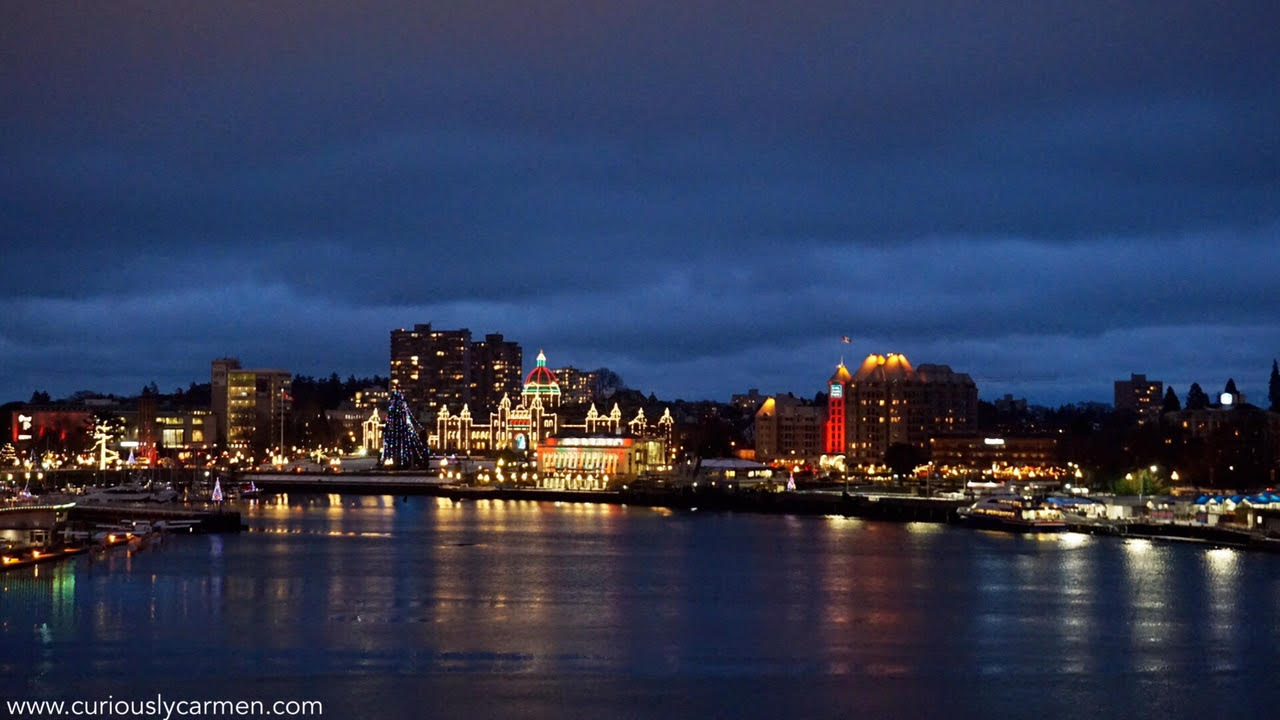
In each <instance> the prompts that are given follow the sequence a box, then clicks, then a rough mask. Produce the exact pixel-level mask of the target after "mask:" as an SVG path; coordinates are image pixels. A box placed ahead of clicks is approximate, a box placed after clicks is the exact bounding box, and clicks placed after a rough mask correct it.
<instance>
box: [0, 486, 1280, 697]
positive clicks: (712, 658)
mask: <svg viewBox="0 0 1280 720" xmlns="http://www.w3.org/2000/svg"><path fill="white" fill-rule="evenodd" d="M243 511H244V513H245V514H244V517H245V522H246V523H247V524H248V526H249V529H248V530H247V531H246V532H242V533H239V534H229V535H207V536H171V537H166V538H157V539H153V540H151V541H150V542H148V543H147V544H145V545H142V546H138V547H135V548H132V549H130V550H123V549H118V550H114V551H110V552H107V553H104V554H101V555H99V556H97V557H79V558H76V559H74V560H70V561H67V562H64V563H61V564H59V565H53V566H44V567H36V568H26V569H23V570H21V571H15V572H10V573H6V574H4V575H0V588H2V590H0V695H2V696H3V697H4V698H5V699H12V698H26V699H36V698H65V699H96V698H106V697H108V696H111V697H113V698H147V697H155V696H156V695H157V693H160V694H163V695H164V696H165V697H168V698H196V699H232V700H238V699H256V698H264V699H275V698H285V699H318V700H320V701H321V702H323V704H324V708H325V713H324V714H325V716H329V717H373V718H377V717H388V718H391V717H430V716H441V717H454V716H459V715H474V716H477V717H490V716H501V717H530V718H544V717H545V718H553V717H554V718H558V717H566V716H575V717H664V718H672V717H676V718H678V717H769V718H777V717H784V716H789V717H847V716H850V715H855V714H856V715H870V716H872V717H875V716H882V715H893V716H898V715H903V714H906V713H912V714H920V715H927V716H933V715H937V714H942V713H946V714H948V715H950V716H953V717H961V718H979V717H988V716H992V715H997V716H1005V717H1037V718H1044V717H1050V718H1052V717H1075V716H1081V715H1094V714H1098V713H1103V714H1104V715H1106V716H1113V715H1120V714H1126V715H1130V716H1135V717H1150V716H1163V717H1216V716H1219V715H1220V714H1222V713H1223V712H1225V711H1227V710H1229V711H1230V713H1231V714H1232V715H1239V716H1241V717H1267V716H1269V715H1270V714H1271V713H1272V710H1273V709H1274V708H1275V707H1277V706H1280V681H1278V680H1277V678H1278V677H1280V556H1277V555H1272V554H1263V553H1257V554H1254V553H1247V552H1241V551H1236V550H1230V549H1215V548H1211V547H1208V546H1204V545H1196V544H1189V543H1152V542H1149V541H1144V540H1124V539H1118V538H1107V537H1091V536H1084V535H1077V534H1074V533H1066V534H1059V535H1044V536H1035V535H1028V536H1015V535H1008V534H1003V533H998V532H986V531H976V530H970V529H966V528H960V527H954V526H946V525H936V524H924V523H911V524H899V523H887V522H873V521H863V520H856V519H847V518H838V517H826V518H824V517H793V516H785V515H780V516H779V515H755V514H745V513H707V512H696V511H695V512H687V511H685V512H672V511H670V510H665V509H651V508H635V507H620V506H611V505H595V504H568V503H552V502H528V501H489V500H479V501H468V502H456V501H453V500H449V499H444V498H421V497H418V498H407V499H406V498H400V497H391V496H366V497H356V496H337V495H330V496H325V495H306V496H303V495H296V496H276V497H268V498H265V499H264V500H263V501H261V502H259V503H256V504H252V505H246V506H244V507H243Z"/></svg>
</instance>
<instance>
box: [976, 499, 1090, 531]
mask: <svg viewBox="0 0 1280 720" xmlns="http://www.w3.org/2000/svg"><path fill="white" fill-rule="evenodd" d="M956 513H957V514H959V516H960V518H961V519H962V520H964V521H965V522H966V523H968V524H970V525H973V526H974V527H982V528H988V529H990V530H1005V531H1008V532H1062V531H1063V530H1066V529H1067V522H1066V519H1065V518H1064V517H1063V515H1062V512H1061V511H1060V510H1058V509H1057V508H1055V507H1052V506H1050V505H1048V504H1046V503H1044V502H1040V501H1038V500H1033V499H1030V498H1024V497H1022V496H1020V495H990V496H987V497H984V498H982V499H981V500H979V501H978V502H976V503H974V504H973V505H970V506H969V507H967V508H960V509H959V510H957V511H956Z"/></svg>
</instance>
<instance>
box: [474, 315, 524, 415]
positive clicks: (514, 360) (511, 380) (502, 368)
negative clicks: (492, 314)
mask: <svg viewBox="0 0 1280 720" xmlns="http://www.w3.org/2000/svg"><path fill="white" fill-rule="evenodd" d="M523 375H524V354H523V353H522V352H521V350H520V344H519V343H516V342H512V341H510V340H504V339H503V338H502V335H501V334H500V333H489V334H488V335H485V336H484V340H480V341H478V342H474V343H472V344H471V403H472V405H474V406H475V407H476V408H477V409H478V410H490V409H492V408H496V407H498V403H500V402H502V398H503V397H504V396H505V397H510V398H512V399H515V398H516V397H519V395H520V388H521V379H522V376H523Z"/></svg>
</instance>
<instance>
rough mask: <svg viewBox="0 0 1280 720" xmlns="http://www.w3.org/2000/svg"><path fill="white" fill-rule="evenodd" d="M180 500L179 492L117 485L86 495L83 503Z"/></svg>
mask: <svg viewBox="0 0 1280 720" xmlns="http://www.w3.org/2000/svg"><path fill="white" fill-rule="evenodd" d="M177 499H178V491H177V490H174V489H173V488H166V487H144V486H142V485H133V484H130V485H117V486H115V487H109V488H99V489H97V490H93V491H90V492H87V493H85V495H84V498H83V501H84V502H86V503H94V502H132V503H137V502H156V503H164V502H174V501H175V500H177Z"/></svg>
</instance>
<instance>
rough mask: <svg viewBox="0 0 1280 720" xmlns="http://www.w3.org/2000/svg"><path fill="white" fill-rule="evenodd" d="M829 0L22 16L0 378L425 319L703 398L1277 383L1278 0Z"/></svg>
mask: <svg viewBox="0 0 1280 720" xmlns="http://www.w3.org/2000/svg"><path fill="white" fill-rule="evenodd" d="M802 5H803V7H799V8H787V7H783V6H780V5H778V4H777V3H763V2H761V3H713V2H681V3H669V4H661V3H660V4H654V3H638V2H637V3H619V2H614V3H570V2H548V3H537V4H531V5H530V6H529V7H519V6H513V5H512V4H511V3H497V2H493V3H483V2H472V3H440V4H431V5H430V6H429V7H421V4H420V3H395V2H371V3H336V2H333V3H328V2H319V3H299V4H291V3H273V4H269V5H266V6H261V7H251V6H248V5H246V4H243V3H229V4H226V5H218V4H212V3H133V4H131V3H110V4H103V3H56V4H33V3H16V4H10V5H6V6H5V7H3V8H0V49H2V50H3V58H4V60H3V62H2V63H0V102H3V104H4V107H5V108H6V112H5V113H4V114H3V115H2V116H0V149H2V150H3V158H4V169H3V171H0V238H2V239H3V258H2V259H3V264H2V266H0V311H2V312H3V314H2V315H0V362H2V363H3V368H4V377H3V378H0V390H3V392H4V396H5V397H9V396H13V397H18V396H25V395H26V394H27V393H29V392H30V390H31V389H33V388H34V387H36V386H40V387H48V388H49V389H51V390H55V392H58V391H67V390H71V389H75V388H76V387H80V386H85V385H93V386H99V387H102V388H104V389H118V390H132V389H134V387H135V386H136V385H138V384H140V381H146V380H149V379H158V380H161V381H162V384H171V383H184V384H185V382H186V381H188V380H189V379H192V378H198V377H201V376H203V374H204V372H205V371H204V368H205V367H206V366H207V361H208V359H209V358H210V357H212V356H214V355H221V354H225V353H232V354H238V355H241V356H242V357H244V359H245V360H246V361H248V362H250V363H252V364H255V365H280V366H286V367H289V368H292V369H295V370H298V371H301V372H328V371H329V370H339V371H341V372H348V371H351V372H374V371H380V372H385V363H386V359H385V357H386V333H387V331H388V330H389V329H390V328H392V327H398V326H404V325H409V324H412V323H414V322H423V321H433V322H435V323H436V324H437V325H438V326H450V325H457V326H467V327H470V328H472V329H473V330H474V331H476V332H485V331H493V330H498V331H502V332H505V333H507V334H508V335H509V336H513V337H515V338H517V339H518V340H520V341H521V342H522V343H524V345H525V346H526V349H527V350H528V351H529V353H530V354H532V349H533V348H535V347H536V346H539V345H541V346H545V347H546V348H547V349H548V352H549V354H551V355H552V357H553V360H552V362H553V364H554V363H556V362H565V363H576V364H582V365H594V364H609V365H610V366H613V367H616V368H618V369H619V370H620V371H621V372H622V373H623V375H624V377H625V378H626V379H627V380H629V381H630V382H631V383H632V384H635V385H640V386H643V387H646V388H650V389H654V390H657V391H658V392H659V393H662V394H681V395H684V396H686V397H694V396H700V395H724V394H727V393H728V392H730V391H733V390H738V389H742V388H744V387H746V386H749V385H759V386H761V387H763V388H765V389H766V390H769V391H773V390H784V389H794V390H796V391H797V392H802V393H803V394H808V392H809V391H810V389H816V387H818V386H820V382H821V380H822V379H823V378H824V377H825V376H826V374H827V373H829V371H830V365H831V363H832V362H833V361H834V359H835V358H836V356H837V354H838V353H839V352H840V351H841V350H842V349H844V350H846V351H849V352H851V353H856V354H859V355H860V354H864V353H866V352H870V351H885V350H891V349H897V350H903V351H907V352H908V353H909V355H910V356H911V357H912V358H913V359H914V360H915V361H916V362H929V361H938V362H949V363H951V364H952V365H954V366H956V367H957V368H958V369H961V370H969V371H971V372H973V373H974V374H975V375H976V376H978V378H979V382H980V383H981V385H980V386H981V387H982V389H983V394H984V395H988V394H992V393H994V392H997V391H1000V392H1003V391H1008V392H1015V393H1026V394H1031V395H1032V397H1033V399H1034V398H1040V399H1044V400H1052V401H1058V400H1068V399H1075V398H1081V397H1090V398H1104V397H1105V396H1106V389H1107V387H1108V383H1109V381H1110V380H1112V379H1114V378H1115V377H1120V376H1122V375H1124V374H1126V373H1127V372H1130V371H1144V370H1146V371H1149V372H1150V373H1151V374H1153V375H1158V374H1160V373H1163V374H1164V376H1165V379H1166V380H1168V381H1170V382H1173V381H1178V382H1182V381H1184V380H1185V381H1187V382H1189V381H1190V380H1201V381H1202V382H1205V383H1206V384H1209V383H1210V381H1212V383H1214V384H1216V383H1218V381H1219V379H1218V376H1219V375H1222V376H1225V375H1227V374H1235V375H1237V376H1240V377H1238V378H1237V380H1238V381H1240V382H1241V383H1242V385H1244V386H1245V390H1246V392H1248V390H1249V385H1250V384H1251V383H1252V384H1259V385H1260V383H1261V382H1262V378H1263V377H1265V372H1266V370H1267V368H1268V366H1267V365H1266V363H1267V361H1268V360H1269V359H1270V357H1271V356H1273V355H1275V354H1280V329H1278V328H1280V323H1277V321H1276V320H1275V318H1274V311H1273V310H1272V308H1274V307H1276V306H1277V302H1278V301H1280V293H1278V291H1277V290H1275V289H1274V288H1275V285H1274V282H1273V276H1274V272H1275V268H1277V267H1280V249H1278V246H1280V243H1278V242H1277V240H1278V239H1280V200H1278V198H1280V133H1278V132H1276V130H1275V128H1277V127H1280V89H1278V88H1277V84H1276V83H1275V78H1276V77H1277V76H1280V54H1277V53H1276V52H1275V51H1274V48H1275V47H1277V46H1280V31H1278V30H1277V28H1280V23H1277V22H1276V20H1277V13H1276V11H1275V9H1274V4H1272V3H1265V2H1258V3H1248V2H1240V3H1232V4H1230V6H1225V7H1224V6H1222V5H1220V4H1214V3H1207V2H1205V3H1181V4H1176V6H1171V4H1170V3H1156V2H1150V3H1127V4H1124V5H1122V6H1121V5H1118V4H1115V3H1101V2H1087V1H1086V2H1060V3H1039V4H1035V5H1030V6H1028V5H1026V4H1023V3H1012V2H987V3H942V2H907V3H847V2H845V3H804V4H802ZM840 335H852V336H853V337H854V338H855V341H856V343H855V344H854V345H852V346H844V347H843V348H841V347H839V346H838V345H837V344H835V343H833V342H832V341H833V340H835V339H837V338H838V337H839V336H840ZM1209 356H1212V357H1213V358H1214V360H1213V361H1212V362H1210V361H1207V360H1206V358H1207V357H1209ZM557 358H558V359H557ZM853 359H856V358H853ZM1254 376H1256V377H1254Z"/></svg>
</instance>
